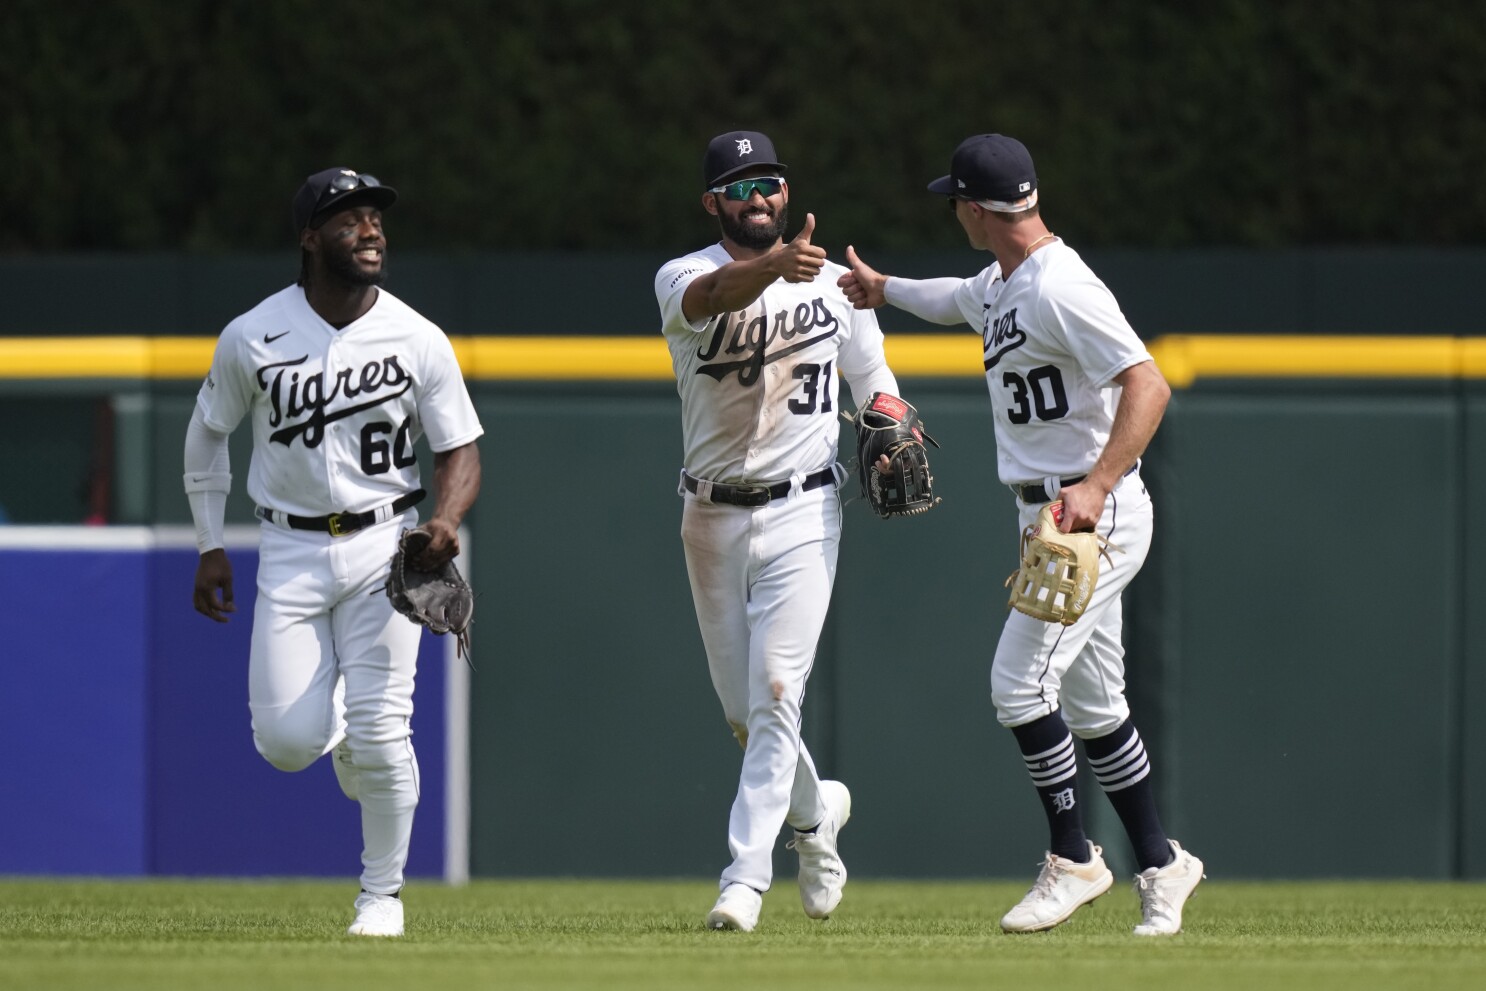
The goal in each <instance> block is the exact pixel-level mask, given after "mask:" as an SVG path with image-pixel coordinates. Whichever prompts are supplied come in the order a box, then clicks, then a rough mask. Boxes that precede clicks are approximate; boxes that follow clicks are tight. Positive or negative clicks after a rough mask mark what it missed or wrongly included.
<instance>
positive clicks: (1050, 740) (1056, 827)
mask: <svg viewBox="0 0 1486 991" xmlns="http://www.w3.org/2000/svg"><path fill="white" fill-rule="evenodd" d="M1011 732H1012V733H1014V734H1016V742H1017V746H1018V747H1020V748H1021V751H1022V760H1023V761H1025V762H1026V765H1027V774H1028V775H1030V776H1031V778H1032V785H1033V787H1035V788H1036V789H1037V794H1038V796H1039V797H1040V798H1041V799H1042V811H1043V812H1044V813H1045V814H1046V815H1047V828H1048V832H1049V833H1050V834H1051V840H1050V841H1049V843H1048V850H1049V851H1050V852H1051V853H1053V854H1054V855H1056V856H1059V857H1063V858H1065V859H1068V860H1072V861H1076V862H1078V863H1080V864H1083V863H1087V862H1088V860H1089V839H1088V837H1087V836H1085V835H1084V823H1083V816H1082V810H1081V809H1080V808H1079V805H1078V761H1077V756H1076V754H1075V753H1074V750H1073V735H1072V734H1071V733H1069V732H1068V727H1067V726H1066V725H1065V724H1064V722H1063V717H1062V715H1061V714H1059V713H1057V712H1053V713H1050V714H1049V715H1046V716H1043V717H1042V718H1041V719H1038V720H1035V721H1033V722H1030V723H1027V724H1025V725H1023V726H1013V727H1012V728H1011Z"/></svg>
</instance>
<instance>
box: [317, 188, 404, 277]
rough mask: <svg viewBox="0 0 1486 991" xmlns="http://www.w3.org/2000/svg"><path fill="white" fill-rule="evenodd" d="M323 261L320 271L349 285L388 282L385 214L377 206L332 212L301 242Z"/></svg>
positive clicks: (363, 206)
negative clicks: (384, 230)
mask: <svg viewBox="0 0 1486 991" xmlns="http://www.w3.org/2000/svg"><path fill="white" fill-rule="evenodd" d="M300 243H301V244H302V245H303V247H304V249H305V250H306V251H308V252H310V254H312V255H315V256H317V257H318V258H319V259H320V265H321V269H322V270H323V271H324V272H325V273H326V274H328V275H329V276H330V277H331V278H333V279H336V280H338V281H340V282H343V283H345V284H346V285H349V286H379V285H381V284H382V282H383V280H385V279H386V271H385V264H386V256H387V237H386V235H385V234H384V233H383V232H382V211H381V210H378V209H377V208H376V207H374V206H370V205H362V206H355V207H350V208H348V209H345V210H341V211H339V212H337V213H333V214H331V215H330V217H329V218H328V219H327V220H326V221H325V222H324V223H323V224H321V225H320V226H319V227H317V228H309V229H307V230H306V231H305V234H304V237H303V239H302V240H301V242H300Z"/></svg>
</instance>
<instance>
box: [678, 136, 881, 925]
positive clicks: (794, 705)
mask: <svg viewBox="0 0 1486 991" xmlns="http://www.w3.org/2000/svg"><path fill="white" fill-rule="evenodd" d="M784 172H785V166H784V165H782V164H780V162H779V158H778V155H776V154H775V151H774V145H773V143H772V142H771V141H770V140H769V138H768V137H767V136H765V135H763V134H760V133H759V132H757V131H732V132H729V133H727V134H721V135H718V136H717V137H715V138H713V139H712V141H711V142H710V143H709V144H708V145H707V151H706V154H705V155H704V157H703V175H702V178H703V180H704V182H703V189H704V192H703V193H702V208H703V209H704V210H706V211H707V212H708V213H710V214H712V215H713V216H714V217H716V218H717V222H718V226H719V227H720V229H721V231H722V240H721V241H720V242H718V243H717V244H714V245H711V246H710V247H706V248H703V249H701V250H700V251H695V252H693V253H691V254H689V255H686V256H684V257H681V258H677V259H674V260H672V261H669V262H667V263H666V264H665V265H663V266H662V267H661V269H660V271H659V272H658V273H657V274H656V277H655V296H656V300H657V302H658V303H659V304H660V313H661V331H662V333H663V334H664V335H665V338H666V343H667V345H668V346H669V347H670V351H671V363H672V366H673V367H674V369H675V373H676V388H677V391H678V392H679V393H680V395H681V406H682V424H681V426H682V439H683V445H684V448H685V454H684V459H685V460H684V464H685V469H684V470H683V471H682V472H681V477H680V483H679V486H678V492H679V494H680V495H681V497H682V499H683V500H684V503H683V509H682V517H681V539H682V543H683V545H684V547H685V551H686V568H687V574H688V576H689V578H690V580H691V590H692V599H693V602H694V604H695V606H696V614H697V623H698V625H699V626H700V627H701V633H702V642H703V645H704V646H705V648H706V651H707V663H708V667H709V668H710V671H711V675H712V685H713V688H714V689H715V690H716V691H717V696H718V698H719V699H720V700H721V702H722V709H723V715H724V717H725V718H726V719H727V721H728V724H729V725H730V726H731V727H732V732H733V735H734V737H736V738H737V740H738V743H739V744H740V745H741V746H742V747H743V768H742V772H741V774H740V780H739V784H738V793H737V796H736V798H735V799H734V801H733V807H732V813H731V816H730V818H729V820H728V847H729V850H730V851H731V853H732V857H733V860H732V863H731V864H730V865H729V866H728V867H727V869H726V870H724V871H723V872H722V880H721V883H720V888H721V894H720V896H719V897H718V899H717V903H716V905H714V906H713V908H712V911H711V912H710V913H708V915H707V925H708V926H709V927H712V928H715V929H738V930H743V931H751V930H752V929H753V928H754V926H756V925H757V924H758V917H759V909H760V906H761V902H762V893H763V892H764V891H766V890H768V888H769V885H770V883H771V880H772V875H773V859H772V857H773V848H774V843H775V841H776V839H777V838H778V835H779V831H780V828H781V827H782V826H783V825H784V824H785V823H786V822H787V823H789V824H790V826H792V827H793V828H794V839H793V840H791V841H790V843H789V844H788V845H789V846H790V847H792V848H793V849H794V850H795V851H796V852H797V853H798V855H799V858H800V870H799V878H798V880H799V885H800V899H801V901H802V903H803V904H804V908H805V914H806V915H808V916H810V917H811V918H816V919H822V918H826V917H827V916H829V915H830V914H831V912H832V911H833V910H834V909H835V908H836V906H837V905H838V904H839V903H840V901H841V893H842V888H843V886H844V885H845V883H846V867H845V866H844V865H843V864H842V862H841V857H840V855H839V853H838V851H837V834H838V833H839V831H840V829H841V827H843V826H845V825H846V821H847V819H848V818H849V816H850V815H851V794H850V792H849V791H848V790H847V788H846V786H845V785H843V784H841V783H840V782H839V781H823V780H821V778H820V777H819V775H818V774H817V772H816V769H815V764H814V762H813V761H812V760H811V757H810V752H809V751H808V750H807V749H806V747H805V745H804V743H803V742H801V739H800V718H801V716H800V707H801V703H802V701H803V699H804V695H805V682H806V679H807V678H808V676H809V674H810V666H811V663H812V662H813V661H814V659H815V648H816V641H817V639H818V638H819V636H820V631H821V627H822V625H823V624H824V622H825V616H826V606H827V604H828V602H829V601H830V597H831V587H832V584H833V582H834V581H835V577H836V555H837V549H838V547H839V544H840V538H841V503H840V498H839V496H838V495H837V492H836V487H837V486H838V485H839V484H840V483H841V482H842V481H843V479H844V477H845V474H844V470H843V469H842V467H841V466H840V465H838V464H837V463H836V447H837V439H838V436H839V432H840V424H839V421H838V419H837V415H838V413H839V412H840V397H839V395H838V390H837V381H836V373H837V372H838V371H839V372H841V373H843V374H845V375H846V377H847V380H848V381H849V383H850V385H851V392H852V395H853V396H855V397H860V398H862V399H865V398H866V397H868V396H870V395H871V394H872V393H873V392H877V391H882V392H889V393H894V394H896V393H897V380H896V379H895V378H894V377H893V373H892V371H891V370H890V369H889V368H888V366H887V362H886V359H885V358H884V357H883V352H882V332H881V330H879V329H878V326H877V318H876V316H875V315H874V314H872V313H870V312H858V311H855V310H853V308H852V307H851V306H850V305H849V304H848V303H847V301H846V298H845V297H844V296H843V295H842V294H841V290H840V289H838V288H837V286H836V279H837V278H838V277H839V276H841V275H842V274H844V272H845V269H844V268H842V267H841V266H839V265H836V264H833V263H831V262H829V261H827V260H826V252H825V249H824V248H821V247H819V246H817V245H815V244H813V243H812V242H811V238H812V236H813V235H814V232H815V217H814V215H813V214H807V215H806V217H805V224H804V227H803V229H802V230H801V231H800V232H799V233H798V234H797V235H796V236H795V237H794V238H793V239H792V240H789V241H785V240H784V232H785V230H786V229H787V227H788V224H789V193H790V189H789V183H788V182H786V181H785V179H784Z"/></svg>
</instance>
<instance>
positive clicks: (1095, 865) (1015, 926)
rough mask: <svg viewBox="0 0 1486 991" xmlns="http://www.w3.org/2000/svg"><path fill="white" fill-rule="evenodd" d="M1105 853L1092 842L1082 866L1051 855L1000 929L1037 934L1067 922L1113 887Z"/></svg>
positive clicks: (1112, 878) (1006, 916) (1049, 854)
mask: <svg viewBox="0 0 1486 991" xmlns="http://www.w3.org/2000/svg"><path fill="white" fill-rule="evenodd" d="M1103 853H1104V850H1103V849H1102V848H1101V847H1097V846H1095V845H1094V844H1093V843H1090V844H1089V862H1088V863H1087V864H1080V863H1078V862H1076V861H1073V860H1066V859H1064V858H1063V857H1058V856H1055V855H1053V854H1052V853H1051V852H1049V853H1048V855H1047V859H1046V860H1044V861H1043V863H1042V872H1041V873H1039V874H1038V875H1037V880H1036V881H1035V882H1033V884H1032V890H1031V891H1028V892H1027V894H1026V897H1024V898H1023V899H1022V900H1021V901H1019V902H1017V904H1016V906H1015V907H1014V908H1012V910H1011V911H1010V912H1007V913H1006V915H1004V916H1003V917H1002V918H1001V928H1002V929H1003V930H1004V931H1006V932H1009V933H1035V932H1041V931H1042V930H1044V929H1051V928H1053V927H1054V926H1056V925H1059V924H1060V923H1063V922H1066V921H1068V917H1069V916H1071V915H1072V914H1073V913H1074V912H1076V911H1078V909H1079V908H1080V907H1081V906H1084V905H1087V904H1088V903H1089V902H1091V901H1093V900H1094V899H1095V898H1098V897H1099V896H1100V895H1102V894H1104V893H1105V892H1106V891H1108V890H1109V886H1110V885H1111V884H1114V875H1113V874H1111V873H1110V871H1109V867H1108V866H1106V865H1105V863H1104V857H1103Z"/></svg>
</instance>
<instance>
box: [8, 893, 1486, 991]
mask: <svg viewBox="0 0 1486 991" xmlns="http://www.w3.org/2000/svg"><path fill="white" fill-rule="evenodd" d="M1029 880H1030V879H1029ZM1024 889H1025V885H1022V884H1007V883H969V882H967V883H918V882H894V881H870V880H853V882H852V883H851V885H850V886H849V887H848V889H847V899H846V901H845V902H844V903H843V905H842V907H841V909H840V910H839V911H838V913H837V916H836V917H835V918H833V919H831V920H829V921H828V922H824V923H821V922H813V921H811V920H809V919H806V918H805V917H804V915H803V914H802V913H801V911H800V907H799V901H798V897H797V895H796V892H795V890H794V885H793V883H792V879H781V881H780V883H779V884H778V885H777V886H776V887H775V889H774V890H773V891H771V892H769V893H768V895H767V896H766V897H765V902H764V915H763V920H762V922H761V924H760V928H759V930H758V931H757V932H755V933H752V934H745V933H727V932H709V931H707V930H705V929H703V928H702V925H701V919H702V917H703V915H705V913H706V911H707V909H708V908H709V907H710V906H711V903H712V899H713V898H714V897H715V893H716V887H715V885H713V884H712V883H710V882H707V881H611V880H602V881H579V880H561V881H477V882H475V883H473V884H471V885H469V886H467V887H464V888H445V887H441V886H436V885H432V884H428V885H425V884H419V883H415V884H413V885H411V886H410V887H409V888H408V890H407V892H406V893H405V897H406V899H407V903H408V927H409V935H408V937H406V938H405V939H402V940H391V941H382V940H362V939H354V938H351V937H347V936H344V935H343V933H344V930H345V926H346V925H347V924H348V923H349V921H350V901H351V896H353V895H354V891H348V886H347V885H346V884H345V883H343V882H324V881H284V882H243V881H195V880H179V881H174V880H166V881H158V880H151V881H73V880H45V879H8V880H0V987H4V988H6V989H24V988H37V989H47V991H61V989H70V988H126V989H132V988H215V989H236V988H316V989H324V991H335V989H342V988H345V989H355V991H368V989H371V988H408V989H428V988H485V987H491V988H533V989H538V988H540V989H558V988H619V989H630V988H634V989H655V991H671V989H695V988H736V989H749V991H752V989H772V988H781V989H796V988H800V989H804V988H814V989H836V988H843V989H844V988H861V989H870V991H877V989H889V988H947V989H958V988H999V987H1006V988H1017V989H1018V991H1031V989H1033V988H1034V987H1036V986H1038V985H1054V984H1055V985H1057V986H1059V987H1088V988H1090V989H1101V991H1102V989H1124V988H1131V989H1134V988H1141V989H1149V988H1156V987H1172V988H1177V987H1181V988H1198V989H1209V988H1211V989H1230V988H1232V989H1238V988H1260V989H1263V991H1281V989H1285V988H1290V987H1295V988H1323V989H1326V988H1338V989H1341V988H1347V989H1356V988H1419V989H1429V991H1442V989H1451V988H1481V987H1486V887H1483V886H1481V885H1477V884H1465V883H1405V882H1398V883H1391V882H1390V883H1363V882H1357V883H1350V882H1338V883H1305V884H1266V883H1239V882H1223V881H1211V880H1209V881H1208V882H1206V883H1204V885H1203V886H1202V887H1201V888H1199V889H1198V893H1197V897H1195V898H1194V899H1193V901H1192V902H1191V903H1190V904H1189V907H1188V911H1187V918H1186V930H1187V931H1186V932H1184V933H1183V934H1182V935H1180V936H1177V937H1175V938H1172V939H1157V940H1142V939H1137V938H1135V937H1133V936H1131V935H1130V928H1131V926H1133V925H1134V924H1135V922H1136V921H1138V914H1139V910H1138V903H1137V900H1136V897H1135V895H1134V894H1133V893H1132V892H1131V891H1130V890H1129V888H1128V886H1117V887H1116V888H1115V889H1114V890H1112V891H1111V892H1110V893H1109V894H1108V895H1106V896H1104V897H1103V898H1101V899H1100V900H1099V901H1098V902H1096V903H1095V904H1093V905H1092V906H1089V907H1088V908H1086V909H1084V910H1082V911H1081V912H1080V913H1079V914H1078V915H1077V916H1075V917H1074V919H1073V921H1072V922H1070V923H1069V924H1068V925H1066V926H1063V927H1061V928H1059V929H1056V930H1054V931H1052V932H1049V933H1042V934H1036V935H1031V936H1007V935H1004V934H1002V933H1001V932H1000V930H999V928H998V927H997V920H998V919H999V918H1000V915H1001V913H1002V912H1004V911H1005V909H1006V908H1007V907H1008V906H1010V905H1011V904H1012V903H1013V902H1014V901H1015V900H1016V899H1017V898H1019V897H1020V896H1021V894H1022V892H1023V890H1024Z"/></svg>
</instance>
